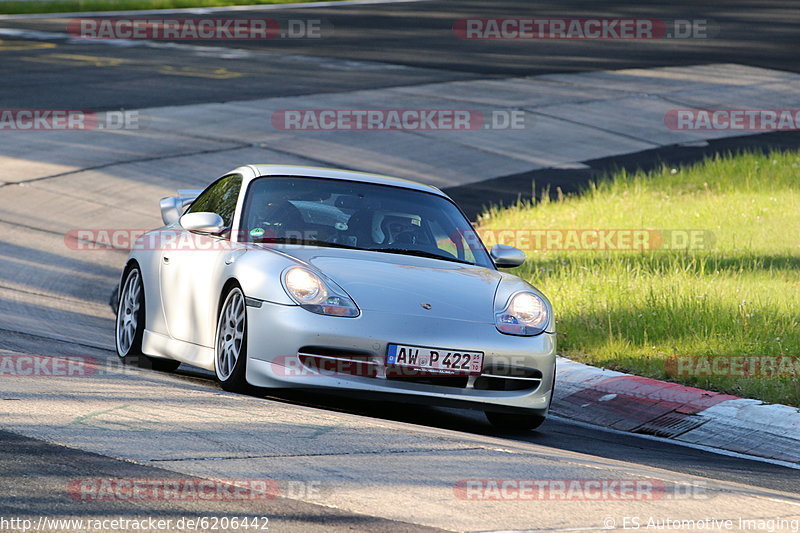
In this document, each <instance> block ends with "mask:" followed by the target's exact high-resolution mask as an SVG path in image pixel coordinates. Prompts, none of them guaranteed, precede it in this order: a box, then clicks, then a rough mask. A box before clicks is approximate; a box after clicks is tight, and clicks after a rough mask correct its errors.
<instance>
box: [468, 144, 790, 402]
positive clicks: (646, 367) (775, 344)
mask: <svg viewBox="0 0 800 533" xmlns="http://www.w3.org/2000/svg"><path fill="white" fill-rule="evenodd" d="M548 198H549V195H548V194H546V193H544V194H542V195H541V200H539V201H537V202H535V203H534V204H532V205H531V204H520V205H517V206H515V207H512V208H509V209H504V210H500V209H492V210H490V211H489V212H488V213H486V214H484V215H483V216H482V217H481V219H480V225H481V228H491V229H501V228H514V229H519V228H536V229H580V228H598V229H603V228H605V229H620V228H648V229H657V230H659V229H700V230H706V231H711V232H713V233H714V236H715V243H714V245H713V247H711V248H710V249H705V250H683V251H678V250H673V251H667V250H648V251H638V252H637V251H626V252H620V251H558V250H555V251H533V252H528V258H529V261H528V262H527V263H526V264H525V265H524V266H522V267H520V268H519V269H516V270H515V271H514V273H516V274H518V275H521V276H522V277H524V278H526V279H528V280H529V281H530V282H532V283H533V284H534V285H536V286H537V287H539V288H540V289H541V290H542V291H544V293H545V294H546V295H547V296H548V297H549V298H550V300H551V301H552V302H553V306H554V308H555V315H556V319H557V321H558V330H559V351H560V353H561V354H563V355H565V356H567V357H569V358H571V359H575V360H578V361H582V362H585V363H588V364H592V365H596V366H601V367H605V368H612V369H616V370H621V371H625V372H632V373H634V374H638V375H643V376H648V377H653V378H658V379H667V380H670V381H677V382H681V383H684V384H687V385H692V386H697V387H701V388H707V389H712V390H717V391H721V392H727V393H731V394H736V395H739V396H744V397H750V398H756V399H760V400H764V401H767V402H775V403H785V404H790V405H795V406H797V405H799V404H800V384H799V383H798V379H797V377H798V376H797V374H795V375H794V377H759V378H755V377H751V378H744V377H740V378H728V377H726V378H721V377H713V378H706V377H674V376H670V375H668V373H667V371H666V370H665V362H666V361H667V359H668V358H669V357H670V356H726V355H788V356H799V357H800V154H799V153H798V152H789V153H772V154H769V155H760V154H759V155H754V154H740V155H736V156H726V157H719V158H715V159H713V160H707V161H705V162H703V163H701V164H697V165H694V166H691V167H687V168H678V169H671V168H662V169H660V170H659V171H654V172H650V173H646V174H644V173H637V174H626V173H624V172H623V173H619V174H617V175H614V176H612V177H610V178H609V179H607V180H603V181H601V182H599V183H596V184H593V185H592V186H591V187H589V188H588V190H586V191H585V192H584V193H582V194H579V195H575V196H569V197H566V198H563V199H559V200H555V201H551V200H549V199H548Z"/></svg>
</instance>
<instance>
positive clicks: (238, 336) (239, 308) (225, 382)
mask: <svg viewBox="0 0 800 533" xmlns="http://www.w3.org/2000/svg"><path fill="white" fill-rule="evenodd" d="M231 308H233V310H231ZM240 330H241V333H238V332H239V331H240ZM237 341H238V342H237ZM234 351H235V352H236V356H235V362H233V364H232V367H233V368H231V363H232V360H231V357H232V355H233V352H234ZM214 374H215V375H216V376H217V381H218V382H219V384H220V386H221V387H222V388H223V389H225V390H226V391H229V392H238V393H245V394H246V393H249V392H251V389H252V388H251V387H250V385H249V384H248V383H247V378H246V374H247V307H246V305H245V297H244V293H243V292H242V289H241V288H239V286H238V285H234V286H232V287H230V289H229V290H228V292H227V293H225V294H224V296H223V299H222V305H221V306H220V308H219V315H218V317H217V331H216V334H215V335H214Z"/></svg>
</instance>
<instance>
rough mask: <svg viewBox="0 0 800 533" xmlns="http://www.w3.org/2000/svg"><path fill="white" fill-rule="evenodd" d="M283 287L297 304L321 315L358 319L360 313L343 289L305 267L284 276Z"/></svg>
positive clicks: (291, 270)
mask: <svg viewBox="0 0 800 533" xmlns="http://www.w3.org/2000/svg"><path fill="white" fill-rule="evenodd" d="M283 287H284V288H285V289H286V293H287V294H288V295H289V296H290V297H291V298H292V300H294V301H295V302H297V304H298V305H299V306H300V307H302V308H303V309H306V310H308V311H311V312H312V313H317V314H320V315H331V316H343V317H356V316H358V315H359V313H360V311H359V310H358V306H356V304H355V302H354V301H353V300H352V298H350V297H349V296H348V295H347V293H345V292H344V290H343V289H342V288H341V287H338V286H337V285H336V284H335V283H333V282H332V281H331V280H326V279H323V278H322V277H321V276H319V275H318V274H316V273H314V272H312V271H311V270H308V269H307V268H303V267H292V268H290V269H288V270H287V271H286V272H285V273H284V275H283Z"/></svg>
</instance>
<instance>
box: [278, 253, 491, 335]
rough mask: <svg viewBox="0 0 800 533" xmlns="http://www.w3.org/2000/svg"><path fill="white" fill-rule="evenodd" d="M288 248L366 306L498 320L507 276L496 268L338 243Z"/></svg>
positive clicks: (430, 315)
mask: <svg viewBox="0 0 800 533" xmlns="http://www.w3.org/2000/svg"><path fill="white" fill-rule="evenodd" d="M289 254H290V255H292V256H293V257H295V258H297V259H299V260H301V261H303V262H306V263H310V264H311V265H313V266H314V267H316V268H317V269H319V270H320V271H321V272H322V273H323V274H325V275H326V276H328V277H329V278H331V279H332V280H333V281H335V282H336V283H338V284H339V285H340V286H341V287H342V288H343V289H344V290H346V291H347V293H348V294H349V295H350V296H351V297H352V298H353V300H355V302H356V304H357V305H358V306H359V308H361V309H362V310H364V311H384V312H391V313H399V314H406V315H418V316H429V317H435V316H444V317H447V318H451V319H457V320H469V321H475V322H487V323H494V311H493V306H494V295H495V292H496V290H497V286H498V284H499V283H500V280H501V278H502V275H501V274H500V273H499V272H497V271H496V270H490V269H488V268H483V267H478V266H472V265H463V264H459V263H454V262H450V261H441V260H437V259H428V258H425V257H415V256H407V255H400V254H387V253H379V252H368V251H361V250H345V249H336V248H329V249H328V248H326V249H321V248H316V249H309V248H304V249H297V250H292V251H291V252H289ZM425 304H427V305H425ZM428 305H429V306H430V309H426V307H427V306H428Z"/></svg>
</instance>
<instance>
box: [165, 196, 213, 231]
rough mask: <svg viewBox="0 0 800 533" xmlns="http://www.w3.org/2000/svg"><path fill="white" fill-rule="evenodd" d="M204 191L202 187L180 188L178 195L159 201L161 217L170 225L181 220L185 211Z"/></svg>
mask: <svg viewBox="0 0 800 533" xmlns="http://www.w3.org/2000/svg"><path fill="white" fill-rule="evenodd" d="M201 192H203V190H202V189H178V196H167V197H166V198H162V199H161V201H160V202H159V206H160V207H161V219H162V220H163V221H164V224H166V225H168V226H169V225H170V224H174V223H176V222H177V221H178V220H180V218H181V216H182V215H183V211H184V210H185V209H186V208H187V207H188V206H190V205H192V202H194V201H195V199H196V198H197V197H198V196H200V193H201Z"/></svg>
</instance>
